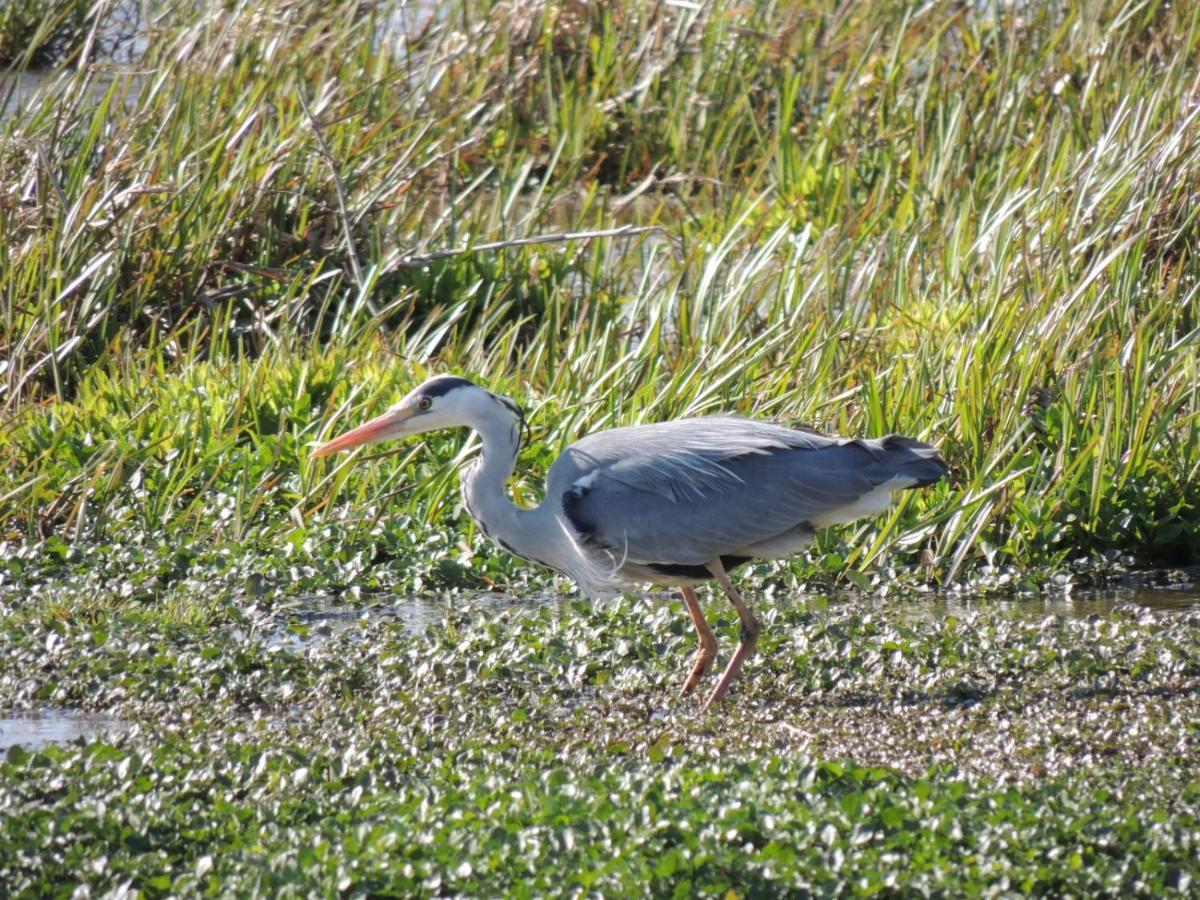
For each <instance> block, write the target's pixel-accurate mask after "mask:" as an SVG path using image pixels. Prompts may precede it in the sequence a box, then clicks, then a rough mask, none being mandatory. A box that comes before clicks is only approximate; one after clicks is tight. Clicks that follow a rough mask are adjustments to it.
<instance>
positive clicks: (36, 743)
mask: <svg viewBox="0 0 1200 900" xmlns="http://www.w3.org/2000/svg"><path fill="white" fill-rule="evenodd" d="M125 727H126V725H125V723H124V722H122V721H121V720H120V719H118V718H117V717H116V716H106V715H103V714H100V713H85V712H80V711H79V710H70V709H43V710H39V711H37V712H31V713H26V714H23V715H10V717H9V718H0V751H4V750H7V749H8V748H9V747H18V746H19V747H25V748H26V749H28V750H37V749H38V748H40V747H45V746H47V745H48V744H65V743H67V742H69V741H74V740H77V739H83V740H90V739H91V738H94V737H99V736H101V735H105V734H112V733H115V732H120V731H123V730H124V729H125Z"/></svg>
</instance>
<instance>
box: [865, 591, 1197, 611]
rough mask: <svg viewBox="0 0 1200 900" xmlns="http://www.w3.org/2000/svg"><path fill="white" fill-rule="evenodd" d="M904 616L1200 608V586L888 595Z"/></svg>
mask: <svg viewBox="0 0 1200 900" xmlns="http://www.w3.org/2000/svg"><path fill="white" fill-rule="evenodd" d="M888 606H889V608H894V609H895V610H897V612H898V613H899V615H900V616H901V618H903V619H908V620H921V619H941V618H945V617H947V616H962V615H966V614H971V613H983V612H989V613H997V612H998V613H1003V614H1004V615H1006V616H1009V617H1012V618H1014V619H1037V618H1041V617H1044V616H1061V617H1063V618H1065V619H1087V618H1090V617H1092V616H1099V617H1101V618H1106V617H1110V616H1121V615H1158V614H1162V615H1170V614H1181V613H1188V612H1192V611H1200V587H1197V586H1196V585H1195V584H1192V583H1182V584H1179V585H1178V586H1166V587H1117V588H1087V589H1083V590H1072V591H1055V592H1052V593H1041V594H1033V593H1030V594H1022V593H1012V594H990V593H989V594H962V595H956V594H941V593H939V594H936V595H934V596H931V597H929V598H925V599H918V600H902V601H899V602H895V601H889V602H888Z"/></svg>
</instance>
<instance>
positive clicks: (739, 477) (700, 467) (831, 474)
mask: <svg viewBox="0 0 1200 900" xmlns="http://www.w3.org/2000/svg"><path fill="white" fill-rule="evenodd" d="M944 471H945V465H944V463H942V462H941V460H940V459H938V458H937V453H936V451H935V450H934V449H933V448H932V447H929V446H927V445H925V444H921V443H919V442H917V441H913V440H912V439H909V438H902V437H896V436H893V437H888V438H883V439H880V440H878V441H862V440H845V439H841V438H831V437H825V436H823V435H819V434H815V433H812V432H804V431H796V430H793V429H789V428H783V427H781V426H778V425H772V424H770V423H766V422H758V421H755V420H749V419H737V418H732V417H715V418H708V419H685V420H681V421H677V422H667V423H663V424H661V425H647V426H638V427H634V428H623V429H618V430H616V431H610V432H603V433H601V434H598V435H594V436H592V437H589V438H585V439H584V440H582V441H580V442H579V443H577V444H575V445H574V446H572V447H571V448H569V449H568V450H567V451H566V453H564V454H563V456H562V457H560V459H559V461H558V462H557V463H555V466H554V468H553V469H552V470H551V473H550V478H549V480H548V490H549V491H550V493H551V495H552V496H553V495H558V496H561V498H562V504H563V510H564V513H565V515H566V517H567V519H568V521H569V522H570V524H571V526H572V528H573V529H574V531H575V532H576V534H577V535H578V536H579V537H580V539H581V540H582V541H583V542H585V543H588V544H591V545H593V546H595V547H598V548H600V549H602V550H605V551H607V552H609V553H610V554H612V555H613V556H614V557H615V558H616V559H618V560H627V561H630V562H637V563H663V564H675V565H703V564H705V563H707V562H709V561H710V560H712V559H714V558H715V557H718V556H721V555H725V554H735V553H736V552H737V551H739V550H743V549H745V548H748V547H751V546H752V545H754V544H760V543H762V542H765V541H770V540H772V539H774V538H777V537H780V536H781V535H784V534H786V533H787V532H789V531H792V530H793V529H796V528H797V527H803V526H806V525H809V523H812V524H823V523H824V522H825V521H829V520H830V514H831V512H833V511H836V510H838V509H842V508H853V506H854V504H855V503H856V501H859V500H860V499H861V498H863V497H864V496H866V495H868V494H870V493H871V492H872V491H874V490H876V489H878V488H879V487H880V486H881V485H885V484H888V483H889V482H892V481H893V480H894V479H901V482H902V483H901V482H897V483H896V485H895V486H896V487H903V486H910V485H914V484H919V483H929V482H930V481H936V480H937V478H939V477H940V476H941V474H942V473H944ZM548 499H550V498H548ZM810 527H811V526H810Z"/></svg>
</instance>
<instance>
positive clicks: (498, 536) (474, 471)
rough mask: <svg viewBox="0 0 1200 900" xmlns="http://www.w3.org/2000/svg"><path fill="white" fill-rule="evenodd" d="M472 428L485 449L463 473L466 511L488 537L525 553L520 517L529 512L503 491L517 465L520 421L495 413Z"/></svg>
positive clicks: (519, 444) (475, 423) (473, 424)
mask: <svg viewBox="0 0 1200 900" xmlns="http://www.w3.org/2000/svg"><path fill="white" fill-rule="evenodd" d="M471 427H473V428H474V429H475V431H477V432H478V433H479V439H480V441H481V442H482V443H483V452H482V453H480V455H479V458H478V459H477V460H475V462H474V463H472V464H471V468H470V469H468V470H467V473H466V474H465V475H464V476H463V499H464V500H465V501H466V504H467V512H469V513H470V514H471V515H472V517H474V518H475V520H476V521H477V522H479V524H480V525H481V526H483V530H484V532H485V533H486V534H487V535H488V536H489V537H491V538H493V539H495V540H497V541H500V542H502V543H503V544H506V545H508V546H509V547H510V548H511V549H513V550H514V552H517V553H521V554H522V555H525V553H524V552H523V550H522V547H521V544H523V543H524V542H523V541H522V540H521V538H522V535H523V534H524V529H523V528H522V527H521V521H520V519H521V517H522V515H523V514H525V513H526V512H527V511H526V510H523V509H521V508H519V507H518V506H517V505H516V504H515V503H513V502H512V501H511V500H510V499H509V498H508V495H507V494H506V493H505V490H504V485H505V483H506V482H507V481H508V479H509V478H510V477H511V476H512V473H513V470H514V469H515V468H516V466H517V451H518V450H519V449H520V447H521V423H520V421H519V420H517V419H516V418H514V417H512V416H507V415H496V416H488V417H487V418H485V419H480V420H479V421H476V422H472V423H471Z"/></svg>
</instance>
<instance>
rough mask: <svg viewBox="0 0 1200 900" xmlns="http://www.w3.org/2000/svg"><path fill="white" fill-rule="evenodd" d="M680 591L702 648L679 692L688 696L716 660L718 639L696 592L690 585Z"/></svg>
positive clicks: (682, 695)
mask: <svg viewBox="0 0 1200 900" xmlns="http://www.w3.org/2000/svg"><path fill="white" fill-rule="evenodd" d="M680 593H682V594H683V602H684V603H685V604H686V605H687V611H688V615H690V616H691V617H692V624H693V625H695V626H696V637H698V638H699V639H700V649H699V651H697V653H696V663H695V665H693V666H692V674H691V675H689V676H688V678H687V681H685V682H684V683H683V689H682V690H681V691H680V692H679V696H681V697H686V696H687V695H688V694H690V693H691V692H692V690H693V689H694V688H695V687H696V685H697V684H699V683H700V679H701V678H703V677H704V676H705V675H706V674H707V673H708V670H709V669H711V668H712V664H713V663H714V662H716V659H717V639H716V638H715V637H713V633H712V629H711V628H709V627H708V621H707V620H706V619H705V618H704V611H703V610H702V609H701V608H700V601H699V600H697V599H696V592H695V591H693V590H692V589H691V588H690V587H684V588H681V589H680Z"/></svg>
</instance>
